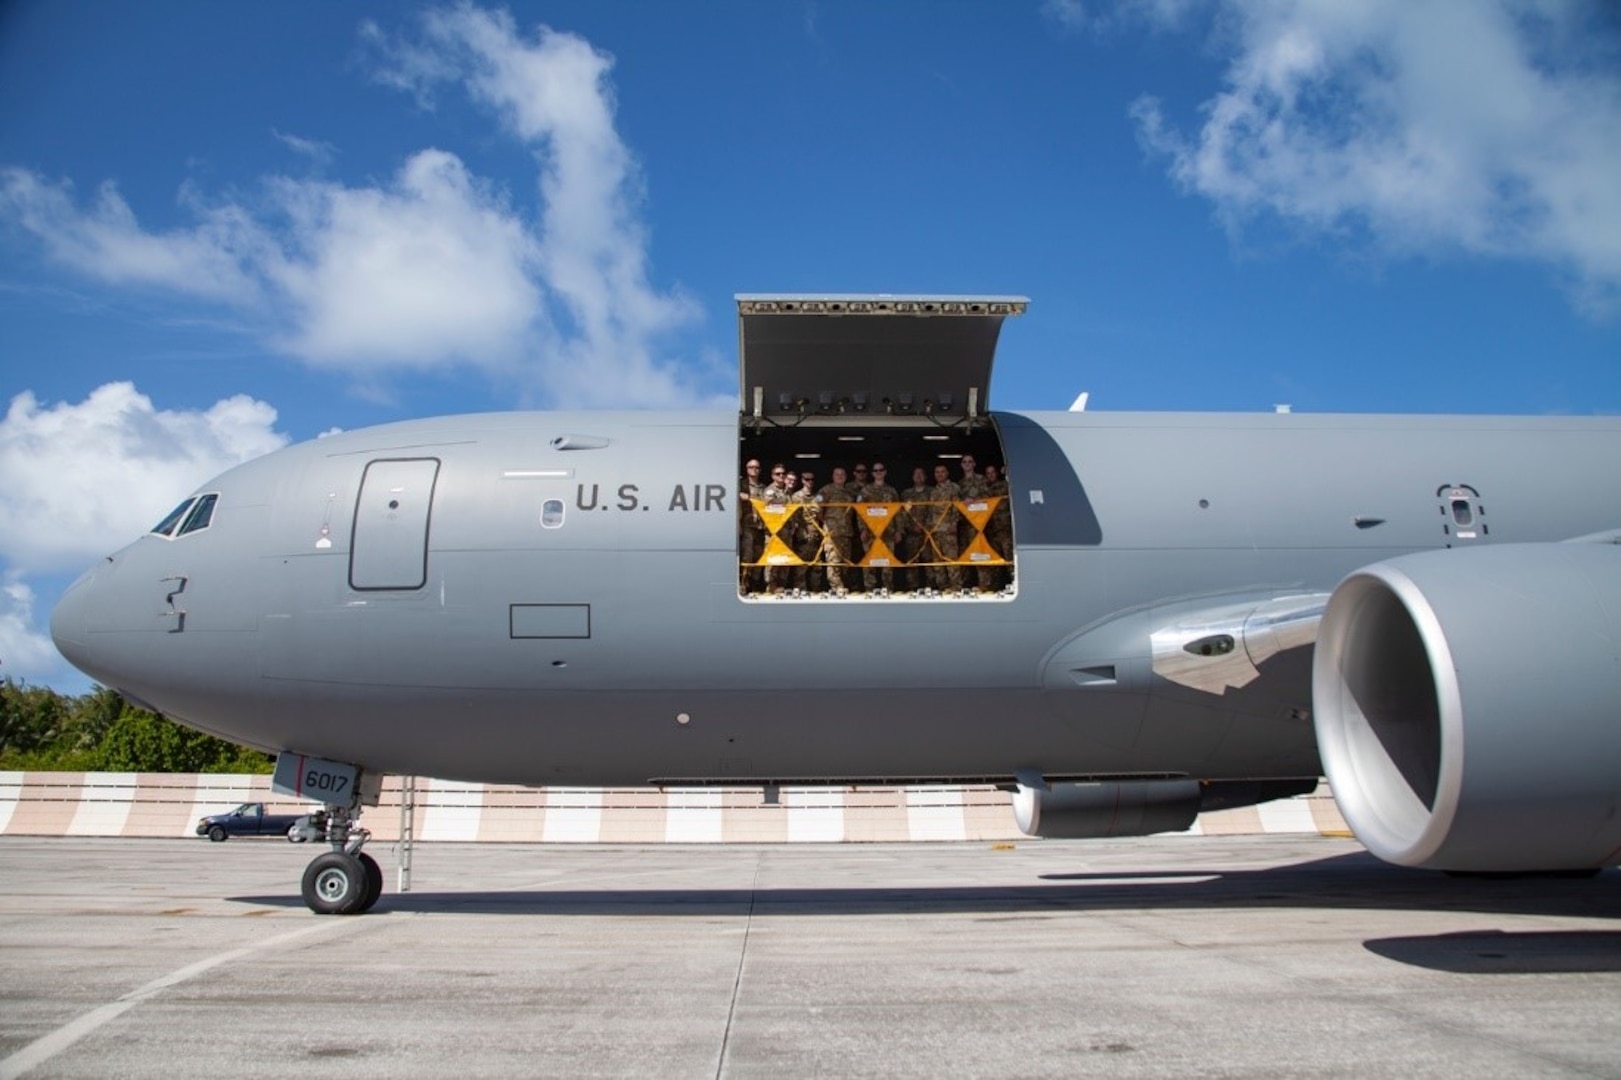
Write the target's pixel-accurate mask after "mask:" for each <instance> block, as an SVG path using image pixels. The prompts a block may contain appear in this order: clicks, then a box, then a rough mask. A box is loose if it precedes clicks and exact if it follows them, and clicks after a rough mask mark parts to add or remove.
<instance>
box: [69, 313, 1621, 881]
mask: <svg viewBox="0 0 1621 1080" xmlns="http://www.w3.org/2000/svg"><path fill="white" fill-rule="evenodd" d="M738 305H739V322H740V338H739V345H740V354H741V355H740V368H741V390H742V392H741V405H740V409H739V411H738V412H737V413H736V414H733V413H730V412H720V413H706V412H677V413H633V412H578V413H505V414H496V415H487V416H466V417H455V418H444V419H428V420H418V421H409V422H404V423H396V424H389V425H386V426H382V427H377V428H373V429H369V430H364V431H354V432H348V433H344V434H340V435H335V436H332V437H330V438H324V439H320V440H317V441H314V442H309V443H305V444H302V445H298V446H293V447H289V448H287V449H284V450H280V451H277V452H276V453H273V454H269V455H267V456H265V457H263V458H260V459H258V460H256V461H252V462H249V463H247V464H245V465H242V466H239V467H238V468H235V469H232V470H231V471H229V472H227V473H225V474H224V475H223V476H220V477H218V478H217V479H215V480H212V481H210V482H209V483H207V484H205V485H204V486H203V487H202V488H200V489H199V490H198V492H197V493H196V494H194V495H193V496H191V497H190V498H188V499H186V500H185V501H184V502H183V503H182V504H181V505H180V506H179V507H177V508H176V510H175V511H174V513H172V514H170V515H169V516H168V517H167V518H165V519H164V520H163V521H162V522H161V523H160V524H159V525H158V526H157V527H156V528H155V529H154V530H153V531H152V532H151V533H150V534H148V535H146V536H143V537H141V538H140V539H138V540H136V541H135V542H134V543H133V544H131V545H129V546H128V547H126V548H124V549H123V550H121V551H118V552H116V553H115V554H113V555H109V556H108V557H107V558H106V559H104V560H103V561H102V562H100V563H99V564H98V565H96V566H95V567H94V568H93V569H91V570H90V571H89V572H88V573H86V574H85V575H84V576H83V577H82V578H81V579H80V580H79V581H78V582H77V583H76V584H75V585H74V586H73V587H72V588H71V589H70V590H69V591H68V593H67V594H66V595H65V596H64V598H63V599H62V601H61V603H60V604H59V605H58V607H57V608H56V610H55V612H54V614H53V616H52V621H51V632H52V635H53V636H54V638H55V640H56V643H57V645H58V647H59V648H60V649H61V650H62V652H63V653H64V654H65V655H66V656H67V657H68V658H69V659H70V660H72V661H73V663H75V664H76V665H78V666H79V667H80V668H82V669H83V670H84V671H85V672H86V673H88V674H89V675H91V676H92V677H94V678H95V679H97V680H99V681H100V682H102V683H104V684H106V685H108V686H111V687H114V688H116V689H117V690H118V691H119V692H121V693H122V694H124V695H125V696H126V697H128V698H129V699H130V700H132V701H135V702H138V703H140V704H142V705H144V706H146V707H148V708H151V709H154V710H156V711H158V712H161V713H163V714H165V715H167V716H170V717H172V718H174V719H175V720H178V721H180V722H181V723H184V724H188V725H190V726H192V727H195V728H198V729H201V730H203V731H208V732H211V733H214V734H216V735H220V736H223V737H225V738H227V739H232V740H235V741H237V742H240V743H246V744H249V745H252V746H256V747H261V748H264V749H266V750H271V751H277V752H279V754H280V756H279V758H278V765H277V780H276V783H277V787H278V789H279V790H283V791H289V792H293V793H295V794H299V795H303V796H314V797H316V798H318V799H320V800H321V801H322V802H324V803H325V805H326V815H327V830H326V832H327V835H326V836H325V839H326V840H327V841H328V842H329V843H330V845H331V850H330V851H327V852H324V853H323V854H322V855H320V856H319V857H317V858H316V860H315V861H314V862H312V863H311V864H310V867H309V869H308V870H307V871H306V873H305V875H304V882H303V895H304V899H305V900H306V902H307V903H308V904H309V906H310V907H311V908H312V909H313V910H315V911H317V912H323V913H350V912H356V911H362V910H366V909H367V908H369V907H370V906H371V905H372V904H373V903H375V901H376V900H377V896H378V893H379V892H380V891H381V888H382V874H381V872H380V871H379V870H378V868H377V864H376V862H375V861H374V860H372V859H371V858H370V856H368V855H367V854H365V853H364V852H363V851H362V850H361V847H362V845H363V844H364V843H365V839H366V836H367V833H366V831H365V830H364V829H363V828H361V827H360V826H359V825H358V818H359V815H360V813H361V810H362V808H363V807H364V806H366V805H375V804H376V793H377V790H378V787H379V784H380V777H381V776H382V775H384V774H387V773H396V774H408V775H417V774H420V775H430V776H437V777H445V778H453V779H459V780H470V781H486V782H501V783H522V784H531V785H553V784H561V785H614V786H622V785H651V786H655V787H684V786H695V785H727V786H731V787H737V786H758V787H760V788H762V790H763V792H764V793H765V797H766V798H770V797H771V796H772V795H773V793H774V792H775V790H776V789H777V787H778V786H779V785H787V784H840V785H843V784H852V783H861V782H903V781H904V782H907V783H927V782H931V781H938V782H945V781H950V782H964V781H974V782H990V783H996V784H1001V785H1004V786H1006V787H1008V788H1009V789H1011V790H1014V791H1015V792H1016V795H1015V798H1014V804H1015V810H1016V813H1017V815H1018V819H1019V822H1020V824H1021V825H1022V826H1023V827H1024V828H1025V830H1026V831H1027V832H1030V833H1033V834H1036V835H1041V836H1050V837H1084V836H1100V835H1141V834H1146V833H1149V832H1156V831H1164V830H1170V829H1178V828H1185V827H1187V825H1188V824H1189V823H1191V821H1192V820H1193V817H1194V815H1195V814H1197V813H1198V812H1199V811H1200V810H1201V809H1209V808H1213V807H1221V806H1236V805H1247V804H1253V803H1256V802H1261V801H1265V800H1267V799H1272V798H1279V797H1283V796H1286V795H1290V794H1294V793H1297V792H1300V791H1304V790H1308V789H1309V788H1310V787H1311V786H1312V785H1313V784H1314V783H1315V782H1316V779H1317V778H1318V777H1319V775H1321V774H1324V773H1326V775H1327V776H1328V777H1329V779H1330V781H1331V783H1332V785H1333V789H1334V794H1335V797H1336V798H1337V799H1338V801H1339V804H1340V808H1341V810H1342V812H1343V814H1344V816H1345V818H1346V820H1347V821H1348V822H1349V824H1350V825H1351V827H1352V828H1353V829H1354V830H1355V832H1356V835H1357V836H1358V837H1359V838H1360V839H1361V840H1362V842H1363V843H1364V844H1366V845H1367V847H1368V848H1369V849H1371V850H1372V851H1373V852H1374V853H1375V854H1376V855H1378V856H1380V857H1382V858H1384V859H1386V860H1389V861H1392V862H1395V863H1399V864H1404V865H1408V866H1414V867H1431V868H1438V869H1445V870H1453V871H1465V872H1474V871H1488V872H1489V871H1558V872H1573V871H1574V872H1580V871H1591V870H1595V869H1596V868H1600V867H1604V866H1607V865H1610V864H1613V863H1615V862H1617V861H1618V860H1621V855H1618V853H1617V852H1618V849H1621V813H1618V812H1617V810H1618V805H1621V529H1618V526H1621V420H1618V419H1616V418H1613V417H1611V418H1603V417H1601V418H1568V417H1420V416H1321V415H1302V414H1298V413H1294V414H1283V413H1263V414H1258V415H1241V414H1224V415H1159V414H1131V413H1117V414H1109V413H1088V412H1068V413H1034V412H1030V413H1021V412H990V411H988V410H987V394H986V391H987V387H988V385H989V381H990V369H991V361H992V357H993V354H994V352H995V347H996V342H997V340H998V337H999V335H1000V332H1001V329H1002V325H1003V323H1004V321H1005V320H1006V319H1007V318H1009V317H1011V316H1016V315H1019V314H1021V313H1022V312H1023V311H1024V309H1025V306H1026V302H1025V301H1024V300H1023V299H1022V298H1018V297H921V296H911V297H902V296H741V297H739V298H738ZM964 457H969V458H972V459H974V460H975V461H976V462H977V463H978V464H979V465H984V464H994V465H997V466H1000V467H1002V468H1005V470H1006V474H1007V478H1008V481H1009V484H1008V488H1007V493H1006V495H1005V496H1002V495H1000V494H996V493H994V489H989V491H988V489H986V488H984V487H983V486H982V485H981V484H979V483H978V482H970V483H964V484H962V485H961V490H960V491H957V492H955V493H954V495H953V498H951V499H950V500H948V501H943V502H942V501H934V500H932V497H930V496H928V495H927V494H921V495H920V494H919V493H918V492H916V491H914V492H913V493H912V495H911V496H910V498H909V499H896V500H890V499H887V498H885V499H879V500H877V501H874V500H872V499H869V500H867V501H865V502H863V501H861V500H859V499H858V498H857V497H856V496H855V494H854V493H852V494H851V496H850V498H849V500H848V502H845V503H841V502H839V500H838V498H837V491H836V490H835V491H834V493H833V497H832V498H829V497H828V496H827V495H826V494H825V493H824V494H823V497H822V500H821V501H820V502H817V501H815V500H814V499H811V500H810V501H809V503H808V504H807V503H803V502H802V503H797V504H796V503H792V502H788V501H785V500H783V499H782V498H780V497H779V496H777V495H771V494H765V495H761V496H759V497H757V498H756V497H752V496H753V495H754V493H753V491H751V489H750V488H748V487H747V486H746V485H742V484H741V482H740V481H739V479H738V477H739V476H740V475H742V474H743V473H744V464H745V463H746V462H748V461H751V460H758V461H760V462H762V463H765V464H766V465H767V467H768V469H769V465H770V463H773V462H782V463H785V464H786V465H789V466H791V467H792V468H793V469H795V470H796V471H799V472H801V473H811V474H813V475H814V477H815V479H814V482H813V487H815V486H817V485H822V484H825V482H826V480H827V479H828V473H829V470H830V469H831V468H832V467H833V466H835V465H839V466H853V465H854V464H856V463H861V464H867V465H870V464H875V463H876V462H878V461H882V462H884V463H886V464H887V465H888V467H889V474H890V475H891V476H892V477H894V478H895V479H896V480H898V481H900V482H899V483H895V484H894V487H895V488H896V489H897V492H898V491H899V489H901V488H902V487H905V486H906V482H907V478H908V477H910V476H911V473H912V469H913V468H914V467H918V466H927V467H929V469H930V471H932V466H933V465H935V464H937V463H942V464H945V465H946V466H947V467H948V471H949V473H950V475H951V477H952V478H953V480H957V479H960V478H961V477H962V472H961V468H962V465H963V461H962V459H963V458H964ZM765 479H769V477H766V478H765ZM936 490H938V491H943V492H950V489H947V488H945V487H943V486H942V487H940V488H938V489H936ZM740 491H741V493H742V498H741V499H740V494H739V493H740ZM1003 498H1005V499H1006V500H1007V503H1006V505H1007V507H1008V508H1009V509H1010V510H1011V535H1008V536H1001V537H999V538H997V539H996V542H994V543H993V542H991V540H990V537H991V534H992V530H990V529H989V528H988V526H989V524H990V521H991V519H992V518H993V517H994V516H995V514H996V512H997V510H998V508H999V507H1000V506H1002V505H1003V504H1002V502H1001V500H1002V499H1003ZM840 513H843V514H847V515H859V517H858V518H847V519H846V521H847V522H849V521H854V520H859V521H860V522H861V526H860V527H859V529H856V530H854V531H855V532H856V533H857V535H858V536H859V540H852V541H846V542H845V547H844V549H842V550H841V549H838V548H837V547H836V546H835V545H832V544H831V543H823V542H822V537H820V536H818V535H817V534H816V532H811V533H809V535H810V536H811V541H812V542H811V544H810V545H809V546H808V547H806V546H804V545H803V544H801V545H800V546H797V547H796V546H795V545H794V544H792V543H790V542H789V541H788V533H790V532H792V529H795V528H797V529H798V530H799V531H798V532H797V533H792V534H793V535H795V536H798V537H799V538H800V539H801V540H803V538H804V537H805V536H806V535H807V530H817V531H818V532H827V531H828V530H829V528H830V526H829V524H828V523H829V522H830V521H831V520H832V519H833V516H834V515H837V514H840ZM953 515H954V516H953ZM942 516H944V517H949V518H950V519H951V524H944V523H943V521H942ZM790 526H791V528H790ZM785 530H786V531H785ZM879 540H882V541H884V543H883V544H881V545H880V544H878V543H876V542H875V541H879ZM998 543H999V544H1000V545H1001V546H1000V547H998V546H997V544H998ZM1004 549H1005V550H1004ZM829 552H833V554H831V555H830V554H829ZM829 558H833V559H835V560H838V561H843V562H847V563H852V564H855V566H853V567H850V568H849V569H851V570H853V571H854V574H853V577H852V576H851V575H850V574H848V573H846V569H845V568H838V567H835V568H829V567H827V566H825V565H818V564H823V563H826V562H827V561H828V560H829ZM807 563H809V564H811V566H810V567H809V571H810V574H809V575H808V576H805V577H804V578H803V580H802V581H801V580H800V579H799V578H796V577H795V576H794V573H795V572H796V571H800V570H804V569H806V566H805V564H807ZM923 564H929V566H930V567H931V568H932V569H933V570H934V571H936V573H935V576H934V577H933V578H932V579H931V578H930V577H929V576H928V574H927V571H925V570H924V569H922V566H923ZM856 567H860V568H862V569H868V570H872V569H885V570H894V571H896V572H898V573H899V574H900V575H901V576H900V578H898V579H890V584H889V585H887V586H886V585H884V584H882V581H883V579H880V583H879V585H878V586H877V587H875V588H874V589H873V590H872V591H862V583H861V580H860V579H861V577H862V574H861V569H856ZM942 570H944V571H945V572H946V573H945V575H944V576H941V575H940V573H939V571H942ZM835 574H840V575H843V578H842V583H845V584H848V591H846V590H845V589H843V588H840V589H837V590H835V589H834V588H831V587H830V586H831V585H832V584H833V575H835ZM954 575H955V576H954ZM817 577H820V580H821V583H822V584H821V587H822V589H823V590H824V591H820V592H818V591H815V588H816V586H815V582H816V579H817ZM771 578H774V579H775V581H774V582H773V581H772V580H770V579H771ZM931 582H932V583H931ZM790 583H794V584H792V586H791V587H790ZM790 655H791V656H796V657H798V658H799V660H800V663H799V664H798V666H797V668H796V669H795V670H785V668H784V665H783V663H782V658H783V657H785V656H790Z"/></svg>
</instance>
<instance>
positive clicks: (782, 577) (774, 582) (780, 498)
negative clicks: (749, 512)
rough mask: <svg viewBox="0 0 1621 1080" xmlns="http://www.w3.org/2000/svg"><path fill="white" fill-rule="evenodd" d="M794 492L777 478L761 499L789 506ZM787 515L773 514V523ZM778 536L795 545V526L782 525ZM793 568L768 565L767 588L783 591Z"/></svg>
mask: <svg viewBox="0 0 1621 1080" xmlns="http://www.w3.org/2000/svg"><path fill="white" fill-rule="evenodd" d="M792 494H793V493H792V492H791V491H789V489H788V488H786V487H783V486H782V485H781V484H779V483H778V482H777V481H776V480H775V479H773V480H772V481H771V484H770V485H769V486H768V487H767V488H766V489H765V494H764V495H762V496H761V501H763V502H764V503H765V504H766V505H767V506H787V505H789V502H788V500H789V499H790V498H791V497H792ZM786 517H787V515H786V514H783V515H777V514H773V515H772V524H776V522H778V521H782V520H784V519H785V518H786ZM769 535H770V530H769V529H768V530H767V536H768V537H769ZM777 536H778V537H780V538H781V539H782V542H783V543H785V544H787V545H788V546H789V547H790V548H791V547H792V546H793V536H794V527H793V526H792V525H791V524H790V525H785V526H782V527H781V528H779V529H778V530H777ZM793 569H794V568H793V567H791V566H767V567H766V568H765V586H766V589H767V590H768V591H770V592H782V590H783V589H785V588H787V586H788V583H789V582H790V581H791V580H792V579H793Z"/></svg>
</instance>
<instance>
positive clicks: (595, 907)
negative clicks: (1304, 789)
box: [0, 836, 1621, 1080]
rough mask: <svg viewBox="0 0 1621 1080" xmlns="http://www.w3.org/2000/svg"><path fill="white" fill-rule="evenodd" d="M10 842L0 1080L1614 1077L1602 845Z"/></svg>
mask: <svg viewBox="0 0 1621 1080" xmlns="http://www.w3.org/2000/svg"><path fill="white" fill-rule="evenodd" d="M368 850H370V851H371V852H372V853H373V854H374V855H375V856H376V857H377V858H378V859H379V861H380V862H381V863H382V864H383V868H384V872H385V874H386V875H387V877H388V889H387V890H386V891H385V893H384V896H383V899H382V901H381V902H380V903H379V904H378V907H377V909H376V911H375V912H374V913H373V914H371V915H367V916H359V917H348V918H344V917H318V916H315V915H312V914H310V913H309V911H307V910H306V909H305V908H304V906H303V904H302V902H301V901H300V900H299V899H298V895H297V894H298V880H299V877H300V875H301V873H302V871H303V868H304V865H305V863H306V862H307V861H308V860H309V859H310V858H311V857H312V856H313V855H314V854H316V852H315V851H312V850H310V849H309V848H308V847H307V846H303V845H298V846H295V845H291V844H288V843H285V842H284V841H279V840H266V841H252V840H233V841H230V842H229V843H225V844H209V843H207V842H206V841H202V840H198V841H194V842H191V841H177V840H82V839H81V840H74V839H49V840H46V839H27V838H16V837H6V838H0V1077H12V1076H29V1077H108V1076H119V1077H137V1078H138V1077H163V1078H166V1080H167V1078H172V1077H190V1076H196V1077H214V1078H225V1077H229V1078H233V1080H235V1078H241V1077H271V1076H275V1077H283V1076H297V1077H300V1078H306V1077H308V1078H318V1077H365V1078H367V1080H375V1078H377V1077H507V1076H512V1077H583V1076H659V1077H666V1076H667V1077H771V1078H773V1080H780V1078H785V1077H801V1076H831V1077H845V1076H919V1077H922V1076H927V1077H938V1076H951V1077H959V1076H985V1077H997V1078H1005V1077H1026V1076H1064V1077H1073V1076H1090V1075H1101V1076H1121V1077H1188V1076H1200V1077H1218V1076H1233V1077H1240V1076H1242V1077H1265V1076H1280V1077H1282V1076H1287V1077H1307V1076H1349V1075H1356V1076H1359V1077H1360V1076H1400V1077H1418V1076H1446V1077H1454V1076H1469V1077H1471V1078H1485V1077H1526V1076H1621V1023H1618V1021H1621V925H1618V923H1617V920H1616V916H1617V912H1618V911H1621V873H1618V872H1616V871H1609V872H1606V873H1605V874H1603V875H1601V876H1599V877H1598V878H1596V879H1592V880H1550V879H1519V880H1478V879H1471V880H1458V879H1452V878H1447V877H1444V876H1442V875H1439V874H1431V873H1425V872H1418V871H1407V870H1401V869H1397V868H1394V867H1388V866H1385V865H1383V864H1381V863H1379V862H1377V861H1376V860H1374V859H1373V858H1372V857H1371V856H1369V855H1367V854H1366V853H1364V852H1363V851H1362V850H1361V849H1360V848H1359V847H1358V846H1357V845H1356V844H1354V843H1352V842H1350V841H1341V840H1333V839H1324V838H1318V837H1276V836H1274V837H1204V838H1194V837H1159V838H1151V839H1146V840H1124V841H1086V842H1064V843H1058V842H1051V841H1047V842H1038V841H1029V842H1024V843H1019V844H1017V845H1014V846H1013V847H1011V848H1008V847H1007V846H1006V845H993V844H985V843H963V844H907V845H878V844H874V845H853V844H851V845H827V846H822V845H811V844H804V845H800V844H796V845H783V846H770V847H764V846H761V847H671V846H658V847H597V846H591V847H575V846H545V847H542V846H537V845H523V846H518V845H487V844H478V845H474V844H421V845H418V847H417V849H416V854H415V873H414V881H413V886H414V887H413V889H412V891H411V892H409V893H404V894H402V893H399V892H396V891H395V889H394V879H395V868H396V867H395V859H396V858H397V856H396V854H394V853H392V852H391V851H390V850H389V848H388V847H386V846H383V845H375V846H373V847H371V848H368Z"/></svg>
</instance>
